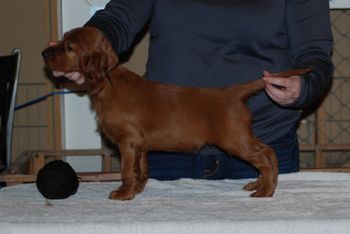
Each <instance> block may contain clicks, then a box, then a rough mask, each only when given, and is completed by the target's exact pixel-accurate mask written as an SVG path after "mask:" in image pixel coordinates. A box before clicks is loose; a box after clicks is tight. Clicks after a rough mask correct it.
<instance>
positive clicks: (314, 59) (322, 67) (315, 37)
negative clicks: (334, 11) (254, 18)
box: [286, 0, 333, 108]
mask: <svg viewBox="0 0 350 234" xmlns="http://www.w3.org/2000/svg"><path fill="white" fill-rule="evenodd" d="M329 14H330V13H329V1H328V0H287V21H286V23H287V29H288V35H289V44H290V59H291V61H292V63H293V68H296V69H297V68H305V67H312V68H313V69H314V70H313V71H311V72H310V73H308V74H306V75H303V76H302V77H301V92H300V96H299V98H298V99H297V100H296V101H295V102H294V103H292V104H291V105H290V107H293V108H304V107H305V106H307V105H309V104H311V103H313V102H314V101H316V100H317V99H319V98H320V97H321V96H323V95H324V94H325V92H326V91H327V90H328V89H329V87H330V85H331V82H332V76H333V63H332V59H331V56H330V54H331V50H332V48H333V37H332V31H331V23H330V16H329Z"/></svg>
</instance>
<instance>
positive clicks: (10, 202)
mask: <svg viewBox="0 0 350 234" xmlns="http://www.w3.org/2000/svg"><path fill="white" fill-rule="evenodd" d="M248 181H250V180H222V181H208V180H193V179H180V180H175V181H157V180H154V179H150V180H149V182H148V184H147V186H146V189H145V191H144V192H143V193H142V194H139V195H138V196H136V198H135V199H134V200H131V201H124V202H121V201H112V200H109V199H108V198H107V197H108V194H109V192H110V191H111V190H112V189H113V188H115V187H116V186H118V185H120V182H90V183H81V184H80V187H79V190H78V192H77V194H76V195H74V196H72V197H69V198H68V199H65V200H53V201H50V203H51V205H48V204H46V203H45V199H44V198H43V197H42V196H41V195H40V193H39V192H38V191H37V189H36V186H35V184H20V185H15V186H10V187H6V188H3V189H1V190H0V230H1V231H0V232H1V233H6V234H11V233H23V234H24V233H25V234H31V233H33V234H34V233H35V234H40V233H45V234H47V233H50V234H56V233H62V234H67V233H74V234H79V233H82V234H89V233H91V234H98V233H128V234H133V233H150V234H157V233H160V234H167V233H174V234H175V233H176V234H178V233H189V234H195V233H201V234H203V233H204V234H205V233H210V234H212V233H220V234H226V233H227V234H232V233H237V234H239V233H249V234H252V233H259V234H260V233H266V234H272V233H283V234H288V233H298V234H300V233H305V234H312V233H317V234H320V233H325V234H329V233H337V234H342V233H350V174H347V173H328V172H300V173H295V174H289V175H281V176H280V177H279V184H278V187H277V190H276V193H275V196H274V197H273V198H250V197H249V193H248V192H245V191H242V190H241V189H242V187H243V186H244V185H245V184H246V183H247V182H248Z"/></svg>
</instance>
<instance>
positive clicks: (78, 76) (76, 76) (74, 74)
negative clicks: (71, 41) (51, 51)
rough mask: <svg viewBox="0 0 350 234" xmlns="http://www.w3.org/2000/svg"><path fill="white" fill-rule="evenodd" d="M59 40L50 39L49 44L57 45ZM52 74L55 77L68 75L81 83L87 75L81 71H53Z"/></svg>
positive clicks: (72, 79) (70, 78)
mask: <svg viewBox="0 0 350 234" xmlns="http://www.w3.org/2000/svg"><path fill="white" fill-rule="evenodd" d="M57 43H58V42H57V41H49V46H55V45H56V44H57ZM52 74H53V75H54V76H55V77H59V76H64V77H67V78H68V79H69V80H71V81H73V82H75V83H77V84H79V85H81V84H84V83H85V77H84V76H83V75H82V74H81V73H79V72H68V73H65V72H61V71H53V72H52Z"/></svg>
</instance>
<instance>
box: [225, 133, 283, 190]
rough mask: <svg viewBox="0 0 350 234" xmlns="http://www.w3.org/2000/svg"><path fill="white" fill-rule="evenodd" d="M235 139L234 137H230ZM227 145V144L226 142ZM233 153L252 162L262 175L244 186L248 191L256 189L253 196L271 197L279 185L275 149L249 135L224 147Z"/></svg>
mask: <svg viewBox="0 0 350 234" xmlns="http://www.w3.org/2000/svg"><path fill="white" fill-rule="evenodd" d="M230 139H233V138H230ZM226 146H227V144H226ZM223 149H224V150H225V151H226V152H228V153H229V154H231V155H236V156H238V157H240V158H241V159H243V160H245V161H247V162H249V163H251V164H252V165H253V166H254V167H255V168H256V169H258V171H259V172H260V175H259V177H258V179H257V180H256V181H254V182H251V183H249V184H247V185H246V186H244V189H245V190H247V191H253V190H256V191H255V192H254V193H252V194H251V196H252V197H271V196H273V194H274V192H275V189H276V185H277V176H278V175H277V173H278V172H277V160H276V157H275V154H274V152H273V150H272V149H271V148H270V147H268V146H267V145H264V144H262V143H260V142H259V141H258V140H257V139H255V138H254V137H253V136H252V137H247V136H245V137H244V136H241V138H239V139H237V138H236V141H235V142H233V144H232V143H231V146H228V147H224V148H223Z"/></svg>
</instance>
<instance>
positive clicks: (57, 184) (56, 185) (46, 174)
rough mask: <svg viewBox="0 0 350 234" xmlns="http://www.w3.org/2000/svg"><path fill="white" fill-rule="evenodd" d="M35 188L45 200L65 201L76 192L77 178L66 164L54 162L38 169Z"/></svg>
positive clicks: (59, 161) (60, 161) (58, 161)
mask: <svg viewBox="0 0 350 234" xmlns="http://www.w3.org/2000/svg"><path fill="white" fill-rule="evenodd" d="M36 186H37V188H38V190H39V192H40V193H41V194H42V195H43V196H44V197H45V198H47V199H65V198H68V197H69V196H71V195H73V194H75V193H76V192H77V190H78V186H79V178H78V176H77V174H76V173H75V171H74V170H73V168H72V167H71V166H70V165H69V164H68V163H66V162H64V161H62V160H55V161H51V162H49V163H47V164H46V165H45V166H44V167H43V168H42V169H40V171H39V173H38V176H37V179H36Z"/></svg>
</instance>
